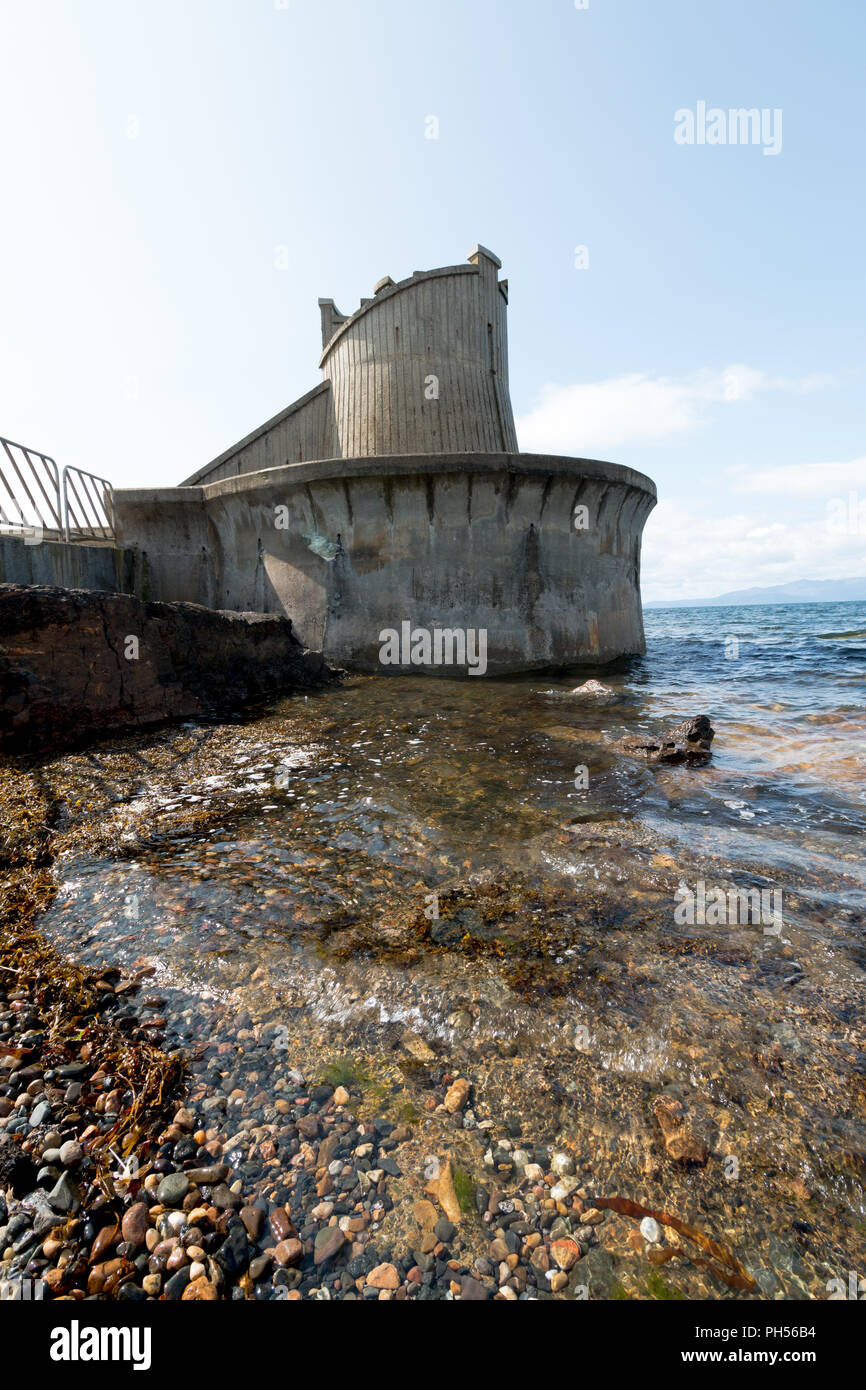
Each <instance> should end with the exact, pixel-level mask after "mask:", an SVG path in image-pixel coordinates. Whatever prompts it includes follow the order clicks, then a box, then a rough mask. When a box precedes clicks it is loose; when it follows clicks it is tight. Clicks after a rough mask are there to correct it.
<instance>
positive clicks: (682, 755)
mask: <svg viewBox="0 0 866 1390" xmlns="http://www.w3.org/2000/svg"><path fill="white" fill-rule="evenodd" d="M714 737H715V730H714V729H713V727H712V725H711V724H710V721H709V719H708V718H707V716H706V715H705V714H696V715H694V716H693V717H692V718H691V719H684V720H683V722H682V723H681V724H677V726H676V728H673V729H668V730H666V731H665V733H662V734H658V735H655V736H653V735H648V734H640V735H637V734H626V736H625V738H621V739H620V740H619V743H618V744H617V747H618V748H620V749H621V750H622V752H623V753H630V754H631V755H632V756H633V757H636V758H645V759H646V761H647V762H649V763H705V762H707V761H708V760H709V758H710V755H711V751H712V750H711V747H710V745H711V744H712V741H713V739H714Z"/></svg>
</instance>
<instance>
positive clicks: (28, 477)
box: [0, 436, 116, 541]
mask: <svg viewBox="0 0 866 1390" xmlns="http://www.w3.org/2000/svg"><path fill="white" fill-rule="evenodd" d="M10 532H11V533H12V534H13V535H24V536H26V537H28V538H29V536H31V535H33V536H36V537H38V540H41V539H43V538H44V537H48V538H52V537H54V538H57V539H60V538H63V539H64V540H67V541H80V540H114V538H115V534H116V528H115V510H114V491H113V489H112V486H111V483H110V482H109V481H108V479H107V478H100V477H98V476H97V475H96V474H95V473H88V472H87V470H86V469H84V468H75V467H73V466H72V465H70V464H66V465H65V467H64V468H63V470H62V471H61V470H60V469H59V468H58V466H57V464H56V462H55V460H54V459H53V458H51V456H50V455H49V454H43V453H42V452H41V450H39V449H32V448H30V447H29V446H27V445H24V444H16V443H15V442H14V441H13V440H11V439H4V438H3V437H2V436H0V534H3V533H10Z"/></svg>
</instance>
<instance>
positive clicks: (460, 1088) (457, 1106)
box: [445, 1076, 471, 1115]
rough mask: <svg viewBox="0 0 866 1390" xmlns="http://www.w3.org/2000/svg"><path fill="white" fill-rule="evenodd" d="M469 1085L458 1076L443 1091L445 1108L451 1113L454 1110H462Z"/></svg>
mask: <svg viewBox="0 0 866 1390" xmlns="http://www.w3.org/2000/svg"><path fill="white" fill-rule="evenodd" d="M470 1090H471V1087H470V1085H469V1082H468V1081H467V1080H466V1079H465V1078H464V1077H462V1076H459V1077H458V1078H457V1080H456V1081H454V1082H453V1083H452V1084H451V1085H450V1086H449V1087H448V1090H447V1091H446V1092H445V1109H446V1110H447V1111H448V1112H449V1113H450V1114H451V1115H453V1114H454V1112H455V1111H456V1110H462V1109H463V1107H464V1106H465V1104H466V1102H467V1100H468V1099H469V1092H470Z"/></svg>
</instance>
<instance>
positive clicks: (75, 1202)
mask: <svg viewBox="0 0 866 1390" xmlns="http://www.w3.org/2000/svg"><path fill="white" fill-rule="evenodd" d="M48 1201H49V1202H50V1203H51V1206H52V1207H53V1208H54V1210H55V1211H68V1212H70V1213H74V1212H76V1211H78V1210H79V1209H80V1207H81V1194H80V1192H79V1191H78V1188H77V1186H76V1184H75V1182H74V1180H73V1178H72V1176H71V1174H70V1173H69V1172H66V1173H64V1174H63V1175H62V1176H61V1177H60V1178H59V1179H58V1181H57V1185H56V1186H55V1187H52V1189H51V1191H50V1192H49V1194H48Z"/></svg>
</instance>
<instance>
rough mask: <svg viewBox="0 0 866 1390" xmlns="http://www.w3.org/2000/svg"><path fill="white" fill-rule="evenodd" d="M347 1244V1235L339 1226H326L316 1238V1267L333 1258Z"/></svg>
mask: <svg viewBox="0 0 866 1390" xmlns="http://www.w3.org/2000/svg"><path fill="white" fill-rule="evenodd" d="M345 1244H346V1236H345V1234H344V1232H343V1231H341V1230H340V1228H339V1226H326V1227H325V1228H324V1229H323V1230H321V1231H319V1232H318V1233H317V1235H316V1238H315V1244H314V1256H313V1258H314V1262H315V1265H316V1268H317V1269H318V1268H319V1267H320V1266H322V1265H326V1264H328V1263H329V1262H330V1261H331V1260H333V1259H334V1257H335V1256H336V1255H338V1254H339V1252H340V1251H341V1250H342V1249H343V1246H344V1245H345Z"/></svg>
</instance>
